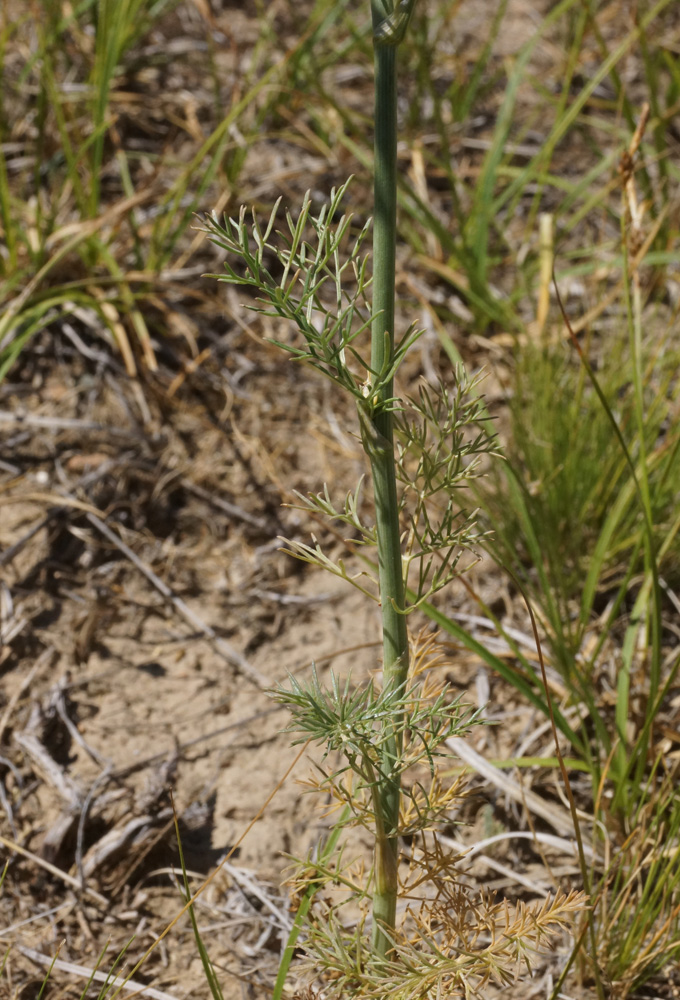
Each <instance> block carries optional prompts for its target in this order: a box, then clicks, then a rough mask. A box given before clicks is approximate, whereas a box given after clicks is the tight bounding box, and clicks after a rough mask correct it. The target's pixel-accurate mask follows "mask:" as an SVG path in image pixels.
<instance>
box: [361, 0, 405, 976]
mask: <svg viewBox="0 0 680 1000" xmlns="http://www.w3.org/2000/svg"><path fill="white" fill-rule="evenodd" d="M372 6H373V23H374V28H375V27H376V26H377V24H378V23H379V21H380V19H381V18H382V17H384V12H383V11H381V10H380V6H381V4H380V0H372ZM396 56H397V50H396V46H394V47H392V46H386V45H376V46H375V180H374V195H375V206H374V224H373V225H374V228H373V313H374V317H375V318H374V320H373V324H372V329H371V368H372V370H373V371H374V372H382V371H385V369H386V367H387V365H388V364H389V362H390V361H391V359H392V356H393V352H394V301H395V247H396V235H397V227H396V215H397V68H396ZM392 394H393V389H392V384H391V382H390V383H389V384H386V385H384V386H382V387H381V389H380V390H379V393H378V394H377V398H375V397H374V398H373V406H374V408H375V409H376V412H375V415H374V417H373V428H374V431H375V440H376V441H378V442H379V446H377V447H373V448H367V452H368V455H369V458H370V461H371V472H372V476H373V490H374V496H375V509H376V529H377V540H378V558H379V579H380V601H381V608H382V630H383V686H384V688H385V689H388V688H392V689H394V688H398V687H401V686H402V685H403V684H404V682H405V681H406V676H407V673H408V636H407V631H406V617H405V615H404V613H403V609H404V599H405V598H404V579H403V567H402V558H401V544H400V531H399V506H398V499H397V484H396V476H395V463H394V436H393V428H392V414H391V412H390V411H389V409H387V410H386V409H384V408H383V404H384V402H385V401H386V400H387V399H390V398H391V397H392ZM400 721H401V720H400V719H392V720H388V721H387V722H386V723H385V727H386V732H384V733H383V737H384V749H383V752H382V762H381V774H380V776H379V778H378V786H377V788H376V790H375V793H374V803H375V807H376V840H375V857H374V869H375V890H374V895H373V948H374V950H375V952H376V953H377V954H378V955H379V956H382V957H385V956H386V955H387V953H388V951H389V950H390V947H391V945H390V942H389V938H388V937H387V935H386V933H385V931H388V932H389V930H390V929H391V928H393V927H394V924H395V915H396V906H397V891H398V881H397V868H398V861H399V858H398V843H397V826H398V821H399V800H400V778H399V774H398V769H397V767H396V764H397V762H398V760H399V758H400V756H401V750H402V740H401V737H400V736H399V730H400ZM395 772H396V773H395Z"/></svg>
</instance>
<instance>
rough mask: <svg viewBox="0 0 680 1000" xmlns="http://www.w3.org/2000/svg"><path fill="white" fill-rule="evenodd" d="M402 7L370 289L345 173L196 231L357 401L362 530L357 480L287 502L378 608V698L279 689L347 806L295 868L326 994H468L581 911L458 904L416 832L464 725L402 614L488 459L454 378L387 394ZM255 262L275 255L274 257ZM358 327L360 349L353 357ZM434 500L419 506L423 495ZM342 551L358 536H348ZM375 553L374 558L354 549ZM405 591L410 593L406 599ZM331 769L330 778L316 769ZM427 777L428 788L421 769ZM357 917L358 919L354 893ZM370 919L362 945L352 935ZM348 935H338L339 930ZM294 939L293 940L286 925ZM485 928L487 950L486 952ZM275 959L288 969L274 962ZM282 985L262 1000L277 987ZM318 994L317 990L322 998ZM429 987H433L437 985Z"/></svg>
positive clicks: (435, 807) (376, 32) (392, 362)
mask: <svg viewBox="0 0 680 1000" xmlns="http://www.w3.org/2000/svg"><path fill="white" fill-rule="evenodd" d="M414 3H415V0H401V2H399V3H398V4H396V5H394V4H393V3H392V0H371V12H372V23H373V40H374V52H375V166H374V220H373V223H372V233H373V252H372V277H371V276H369V267H368V263H369V255H368V254H366V253H365V252H364V249H363V245H364V241H365V240H366V238H367V236H368V234H369V232H370V230H371V222H370V221H369V222H368V223H366V225H365V226H363V228H361V229H359V230H358V231H357V229H356V227H354V226H353V223H352V217H351V215H348V214H341V212H342V204H343V201H344V199H345V198H346V195H347V189H348V184H349V181H348V182H347V183H345V184H343V185H342V186H341V187H340V188H339V189H337V190H333V191H332V192H331V196H330V201H329V202H328V204H326V205H324V206H322V207H321V208H320V210H319V211H318V212H317V213H316V214H315V213H314V212H313V207H312V200H311V196H310V195H309V193H308V194H307V195H306V196H305V198H304V200H303V204H302V207H301V209H300V212H299V214H298V215H297V216H293V215H291V214H290V213H289V212H286V215H285V220H286V229H285V231H283V232H275V225H276V217H277V210H278V206H279V202H277V204H276V205H275V206H274V209H273V211H272V213H271V216H270V218H269V220H268V222H267V224H266V225H265V226H264V227H262V226H261V225H260V224H259V223H258V221H257V219H256V218H255V217H254V216H253V218H252V222H250V223H249V222H248V221H247V218H246V210H245V209H244V208H242V209H241V211H240V214H239V218H238V220H234V219H228V218H227V219H225V220H224V222H223V223H222V224H221V223H219V222H218V221H217V220H216V219H212V218H211V219H209V220H208V222H207V226H206V228H207V232H208V233H209V235H210V238H211V239H212V240H213V242H215V243H216V244H218V245H219V246H220V247H222V248H224V249H225V250H226V251H227V253H228V256H227V260H226V263H225V272H224V273H223V274H220V275H213V277H216V278H218V279H219V280H221V281H226V282H229V283H232V284H236V285H240V286H245V287H249V288H251V289H252V290H253V292H254V294H255V298H256V302H255V304H254V305H253V306H252V308H254V309H256V310H258V311H260V312H262V313H265V314H266V315H269V316H273V317H278V318H282V319H284V320H288V321H290V323H291V325H292V326H293V328H296V329H297V331H298V334H299V336H298V338H297V339H296V340H294V341H292V342H291V343H280V342H276V343H277V344H278V346H279V347H281V348H282V349H283V350H284V351H286V352H287V353H288V354H289V355H291V356H292V358H294V359H295V360H297V361H305V362H307V363H308V364H310V365H311V366H312V367H313V368H316V369H317V370H318V371H320V372H321V373H322V374H323V375H325V376H326V377H327V378H329V379H331V381H332V382H333V383H334V384H335V385H336V386H337V387H338V389H342V390H343V391H344V392H346V393H349V394H350V396H351V397H353V399H354V401H355V403H356V410H357V415H358V429H359V433H360V437H361V442H362V445H363V448H364V451H365V453H366V456H367V458H368V461H369V463H370V470H371V479H372V485H373V500H374V507H375V523H374V524H367V523H365V520H364V516H363V511H362V503H361V497H360V490H361V485H362V484H361V482H360V483H359V484H358V486H357V487H356V489H354V490H352V491H350V492H349V493H348V494H347V496H346V498H345V500H344V503H343V504H342V505H338V506H336V505H334V503H333V501H332V499H331V497H330V495H329V493H328V491H327V490H326V489H325V488H324V490H323V492H320V493H317V494H313V495H310V496H309V497H306V498H305V497H300V501H301V503H302V504H303V505H304V506H306V507H307V508H309V509H311V510H313V511H314V512H315V513H317V514H324V515H326V516H328V517H330V518H331V519H333V520H334V521H335V522H336V523H340V524H346V525H348V526H349V527H350V528H351V530H352V533H353V535H354V540H353V546H354V549H355V552H356V554H357V557H358V558H359V559H360V560H361V566H362V568H361V571H360V572H359V573H357V574H352V573H350V571H349V570H348V568H347V566H346V565H345V563H344V562H343V561H342V560H337V561H333V560H331V559H330V558H329V557H328V556H327V555H326V554H325V553H324V552H323V550H322V548H321V546H320V545H319V544H318V543H317V542H316V540H314V542H313V544H312V545H307V544H305V543H301V542H297V541H296V542H287V549H288V551H289V552H291V553H292V554H293V555H295V556H297V557H298V558H301V559H303V560H305V561H308V562H311V563H315V564H318V565H321V566H323V567H325V568H326V569H328V570H329V571H330V572H331V573H333V574H335V575H337V576H340V577H342V578H343V579H346V580H348V581H349V582H351V583H352V584H354V586H356V587H358V588H359V590H361V591H362V592H363V593H364V594H365V595H366V596H367V597H370V598H372V599H375V600H377V601H378V602H379V604H380V608H381V614H382V639H383V664H382V688H381V689H380V690H379V689H378V688H377V687H376V684H375V683H374V681H373V680H371V681H369V683H368V684H366V685H364V686H361V687H358V688H355V687H353V686H352V684H351V682H350V679H349V678H348V679H347V680H346V681H344V682H341V681H340V680H338V679H337V678H336V677H333V676H332V677H331V685H330V687H329V688H324V687H323V686H322V685H321V683H320V681H319V678H318V676H317V674H316V672H315V673H314V676H313V680H312V682H311V683H309V684H304V683H302V682H300V681H298V680H296V679H295V678H291V682H290V685H289V687H288V688H286V689H280V690H278V691H277V692H276V697H277V698H278V700H279V701H281V702H283V703H284V704H286V705H287V706H288V707H289V708H290V710H291V712H292V717H293V721H292V724H291V726H290V729H291V730H292V731H295V732H296V733H297V734H298V736H297V742H302V741H307V740H311V741H313V742H317V743H320V744H322V745H324V747H325V753H324V758H325V760H326V761H327V762H329V763H327V766H326V767H325V769H324V770H323V771H322V777H321V779H320V780H319V784H320V785H321V786H323V787H325V788H326V789H328V790H330V792H331V793H332V795H333V796H334V798H335V799H336V800H337V801H338V802H339V803H342V804H343V805H344V807H345V808H344V810H343V812H342V813H341V819H340V820H339V822H338V825H337V827H336V829H335V831H334V833H333V835H332V837H331V840H330V841H329V843H328V844H327V845H326V846H325V847H324V849H323V850H321V851H320V852H319V853H318V854H317V856H316V857H315V858H312V857H310V858H307V859H305V860H304V861H303V862H302V863H301V865H300V869H299V872H298V876H297V888H298V892H299V894H300V896H301V900H302V902H301V907H300V912H301V913H304V914H306V913H308V912H309V913H310V914H313V915H312V917H311V920H310V922H309V924H308V927H307V939H306V948H307V950H308V952H310V953H311V954H313V956H314V965H315V968H316V969H317V971H318V970H319V969H322V970H326V972H328V973H329V974H330V976H331V982H332V990H331V991H332V993H333V994H334V995H342V994H343V992H345V991H350V992H351V994H352V995H353V996H357V995H365V996H369V995H379V996H384V995H386V992H385V991H386V990H389V995H390V996H395V997H397V996H404V997H426V996H427V997H429V996H432V997H435V996H437V997H439V996H440V995H441V996H443V995H447V996H448V995H453V994H452V993H451V990H456V991H459V990H462V991H464V992H465V993H466V994H469V993H470V992H471V991H475V990H476V989H478V988H479V986H480V984H481V983H483V982H485V981H486V980H487V979H488V978H489V977H497V978H498V977H499V978H500V979H501V981H503V980H504V979H505V978H506V977H508V976H509V975H510V972H509V970H510V968H511V967H512V966H514V965H515V964H516V963H517V960H518V958H519V957H520V956H523V955H524V954H525V951H526V948H527V947H529V946H530V945H536V944H538V943H539V942H540V941H541V940H542V939H543V937H544V936H545V935H546V933H548V931H549V929H550V928H551V926H552V927H554V926H556V925H558V926H559V925H560V924H562V923H563V922H564V921H565V920H566V918H567V916H568V915H569V913H570V912H571V911H572V910H573V909H574V908H575V907H576V906H579V905H581V904H580V900H579V899H577V897H576V896H575V895H570V896H569V897H565V896H559V897H558V898H556V899H554V900H553V901H552V902H549V904H542V905H541V906H540V907H538V908H537V909H536V910H535V911H533V912H531V913H529V912H528V911H526V910H522V909H519V910H518V911H517V912H516V913H515V914H514V915H513V916H512V918H510V917H509V916H508V911H507V908H506V909H505V910H503V909H502V908H499V907H498V905H497V904H494V903H493V901H491V900H486V901H484V900H482V901H481V903H480V902H479V901H477V902H476V903H475V904H472V903H471V902H470V900H469V899H468V896H467V892H466V890H464V889H462V888H461V887H460V886H459V885H458V883H457V882H456V881H455V880H454V879H452V875H451V872H452V860H451V859H447V858H446V857H445V856H444V855H443V854H442V852H441V849H440V848H439V846H438V844H437V842H436V840H433V839H432V838H431V837H430V838H429V839H428V838H427V837H426V836H425V833H426V831H429V830H432V829H433V826H434V824H435V823H436V821H437V819H438V818H439V817H441V816H442V815H443V814H445V813H446V812H447V811H448V810H449V809H450V807H451V803H452V800H453V798H454V797H455V796H457V795H458V794H459V792H460V786H459V785H454V786H453V787H449V788H444V787H442V785H441V784H440V782H439V779H438V775H437V770H436V767H435V759H436V757H437V755H438V753H440V752H441V751H442V749H443V746H444V743H445V741H446V740H447V739H448V738H449V737H451V736H453V735H461V734H464V733H465V732H467V731H468V730H469V728H470V726H472V725H473V724H474V723H475V722H476V721H478V720H477V718H476V716H475V713H473V712H471V711H469V710H465V709H464V708H462V707H461V705H460V704H459V703H458V702H456V701H453V700H452V699H451V698H450V696H449V694H448V692H447V690H446V688H445V687H444V686H442V685H441V684H439V683H437V682H436V681H435V680H433V672H432V671H431V670H429V669H428V668H429V667H431V665H432V658H433V653H432V649H431V645H430V643H429V642H428V641H426V640H421V641H420V642H412V648H413V650H414V655H413V656H411V655H410V648H409V633H408V630H407V618H408V615H409V613H410V612H412V611H413V610H415V609H416V608H417V607H418V605H419V604H420V603H421V602H423V601H425V600H428V599H429V598H431V597H432V596H433V595H434V594H435V593H436V592H437V591H439V590H441V588H442V587H444V586H446V584H447V583H448V582H450V580H451V579H452V578H453V577H454V576H455V575H456V574H457V573H459V572H460V571H461V566H460V565H459V560H460V557H461V554H462V553H464V552H466V551H469V550H470V546H471V545H472V543H473V542H474V540H475V538H476V537H477V534H476V528H475V522H474V516H473V515H465V514H464V515H461V513H460V508H459V505H458V503H457V502H456V500H455V497H456V495H457V493H458V492H459V490H460V488H462V487H463V486H464V485H465V483H466V481H467V480H469V478H470V477H471V476H473V475H475V474H476V472H477V469H478V463H479V459H480V458H481V456H482V455H483V454H486V453H489V452H491V451H492V450H493V438H492V435H491V434H490V433H489V432H488V429H487V426H486V424H485V411H484V409H483V407H482V405H481V404H480V401H479V397H478V395H477V392H476V381H472V382H469V381H468V380H467V379H466V378H465V376H464V375H463V373H462V371H460V370H459V371H457V372H455V373H454V386H453V388H452V389H448V388H447V387H446V385H445V384H444V383H443V382H442V384H441V385H439V386H437V387H436V388H435V389H433V388H432V387H430V386H427V385H422V386H421V387H420V389H419V392H418V395H417V398H412V399H406V400H403V399H400V398H398V397H397V396H395V392H394V376H395V373H396V372H397V370H398V368H399V366H400V364H401V362H402V361H403V359H404V357H405V355H406V353H407V351H408V350H409V348H410V347H411V346H412V345H413V344H414V342H415V341H416V340H417V338H418V337H419V335H420V331H418V330H417V329H416V328H415V327H414V326H411V327H409V328H408V330H407V331H406V332H405V334H404V335H403V336H401V337H400V338H399V339H397V338H396V337H395V248H396V238H397V233H396V218H397V72H396V60H397V49H398V46H399V44H400V42H401V41H402V39H403V38H404V35H405V33H406V30H407V26H408V21H409V17H410V15H411V12H412V8H413V6H414ZM272 260H274V261H276V264H275V265H273V264H272V263H270V262H271V261H272ZM369 331H370V356H368V357H367V356H366V354H367V352H364V351H363V349H362V348H363V343H364V340H366V339H367V338H368V332H369ZM435 497H436V503H435V502H434V498H435ZM357 539H358V541H357ZM370 546H373V547H375V549H377V556H378V559H377V565H376V564H375V563H374V562H372V561H371V559H370V558H369V557H368V556H367V555H366V551H367V547H370ZM407 596H408V598H409V599H408V600H407ZM330 761H333V762H334V763H335V762H337V763H336V766H334V767H332V766H330ZM428 772H429V776H428ZM351 825H359V826H362V827H364V828H366V829H368V830H370V832H371V835H372V838H373V845H374V851H373V865H372V868H371V870H370V871H369V872H368V873H367V874H366V873H364V872H363V871H362V870H361V868H358V869H357V868H356V866H355V865H352V864H348V863H346V861H345V858H344V854H343V850H342V847H341V846H338V845H340V843H341V841H340V833H341V831H342V830H343V829H345V828H347V827H349V826H351ZM416 834H422V838H421V844H422V846H421V848H420V852H419V853H418V855H417V857H415V866H414V867H412V869H411V874H410V876H408V877H407V878H406V881H403V880H402V882H401V884H400V873H399V860H400V859H399V837H400V836H403V835H411V837H412V836H413V835H416ZM330 885H333V886H336V887H338V886H340V887H342V888H344V889H345V890H347V892H348V897H347V898H346V900H345V902H346V901H347V899H349V900H351V902H352V903H353V904H357V903H358V904H359V905H358V911H359V913H360V917H359V919H358V920H357V921H355V922H354V924H352V925H348V923H347V921H345V922H343V921H342V920H341V919H339V918H338V908H339V906H338V905H336V904H335V903H333V902H332V897H328V896H327V895H326V894H324V904H323V905H320V906H318V907H316V908H314V910H313V911H312V910H310V902H311V899H312V897H313V895H314V893H315V892H317V891H318V889H319V888H320V887H321V886H330ZM423 885H427V889H428V891H426V892H425V893H424V894H423V902H422V906H421V907H420V909H417V910H416V911H409V912H408V915H407V916H406V917H405V919H403V920H402V919H400V920H399V921H398V920H397V901H398V896H399V892H400V888H401V889H402V890H403V891H405V892H408V894H409V896H410V898H411V899H413V898H414V893H415V892H416V890H417V889H418V888H419V887H422V886H423ZM369 900H370V901H371V903H372V915H371V917H370V918H369V917H368V914H367V912H366V910H367V907H364V904H367V902H368V901H369ZM367 923H369V924H370V927H371V936H370V946H369V945H368V942H367V940H366V938H365V935H364V927H365V925H366V924H367ZM352 926H353V927H354V930H352V929H351V927H352ZM298 929H299V928H296V933H297V930H298ZM486 933H488V935H489V941H488V942H487V941H486V940H485V934H486ZM290 950H291V949H288V957H289V955H290ZM285 967H287V966H285V963H284V969H283V975H282V976H280V977H279V981H278V982H277V986H276V989H275V993H274V996H275V998H276V997H279V996H280V995H281V990H282V986H283V978H285ZM329 989H331V987H329V986H328V985H326V994H328V995H329ZM442 989H446V990H447V991H448V992H447V993H445V994H444V993H441V990H442Z"/></svg>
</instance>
